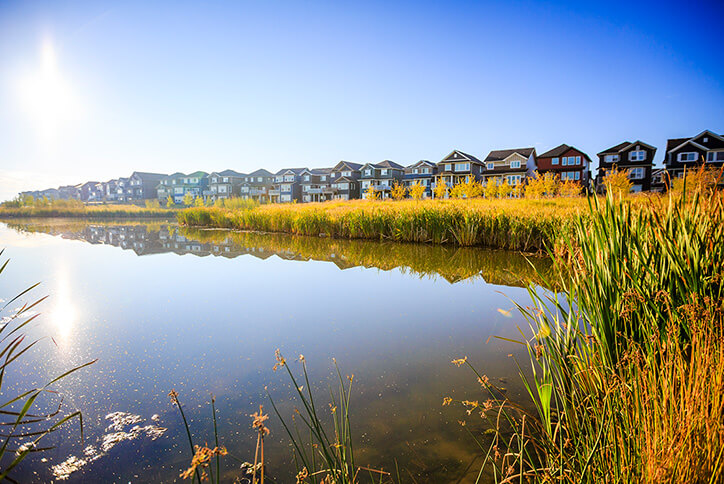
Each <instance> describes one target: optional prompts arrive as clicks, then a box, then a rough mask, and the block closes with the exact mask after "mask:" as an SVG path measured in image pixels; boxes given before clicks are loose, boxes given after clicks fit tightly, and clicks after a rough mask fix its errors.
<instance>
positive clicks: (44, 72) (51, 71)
mask: <svg viewBox="0 0 724 484" xmlns="http://www.w3.org/2000/svg"><path fill="white" fill-rule="evenodd" d="M18 99H19V101H20V104H21V105H22V108H23V112H24V113H25V114H26V115H27V116H28V118H29V120H30V121H31V122H32V123H33V124H34V125H35V127H36V128H37V130H38V134H40V135H41V136H42V137H43V138H46V139H47V138H55V137H57V136H58V135H59V134H60V133H61V132H62V131H63V130H64V129H65V128H66V127H68V126H69V125H70V124H71V123H73V122H75V121H77V120H79V119H80V118H81V117H82V115H83V110H82V106H81V103H80V100H79V99H78V97H77V96H76V95H75V92H74V90H73V88H72V86H71V85H70V83H69V82H68V81H67V80H66V78H65V77H64V75H63V73H62V72H61V70H60V68H59V65H58V57H57V55H56V49H55V46H54V44H53V42H52V41H51V40H49V39H46V40H44V41H43V43H42V45H41V48H40V56H39V62H38V65H37V66H36V67H35V68H34V69H32V70H31V72H29V73H27V74H26V75H24V76H21V77H20V79H19V81H18Z"/></svg>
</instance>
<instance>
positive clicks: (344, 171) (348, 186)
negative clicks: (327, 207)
mask: <svg viewBox="0 0 724 484" xmlns="http://www.w3.org/2000/svg"><path fill="white" fill-rule="evenodd" d="M361 168H362V165H360V164H359V163H352V162H351V161H340V162H339V163H337V164H336V165H335V166H334V168H332V172H331V173H330V175H329V176H330V181H331V183H330V188H331V189H332V192H333V193H332V198H333V199H335V200H354V199H357V198H359V197H360V181H359V179H360V177H361V175H362V173H361V171H360V170H361Z"/></svg>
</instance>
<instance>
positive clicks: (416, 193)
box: [409, 180, 425, 200]
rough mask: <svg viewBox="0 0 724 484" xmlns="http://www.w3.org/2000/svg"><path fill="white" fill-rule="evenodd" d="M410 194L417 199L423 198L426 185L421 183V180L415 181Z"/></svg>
mask: <svg viewBox="0 0 724 484" xmlns="http://www.w3.org/2000/svg"><path fill="white" fill-rule="evenodd" d="M409 192H410V196H411V197H412V198H413V199H415V200H422V197H423V196H424V195H425V187H424V186H422V185H420V182H419V181H417V180H416V181H415V183H413V184H412V185H410V188H409Z"/></svg>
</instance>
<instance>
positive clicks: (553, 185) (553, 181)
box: [543, 172, 561, 197]
mask: <svg viewBox="0 0 724 484" xmlns="http://www.w3.org/2000/svg"><path fill="white" fill-rule="evenodd" d="M560 184H561V177H560V176H559V175H556V174H554V173H550V172H548V173H546V174H545V175H544V176H543V191H544V192H545V194H546V196H549V197H555V196H556V195H558V189H559V188H560Z"/></svg>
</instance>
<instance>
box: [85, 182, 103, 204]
mask: <svg viewBox="0 0 724 484" xmlns="http://www.w3.org/2000/svg"><path fill="white" fill-rule="evenodd" d="M105 193H106V184H105V182H98V183H95V184H94V185H93V186H92V187H91V189H90V192H89V193H88V201H89V202H102V201H103V200H105Z"/></svg>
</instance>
